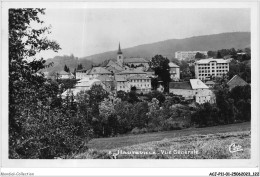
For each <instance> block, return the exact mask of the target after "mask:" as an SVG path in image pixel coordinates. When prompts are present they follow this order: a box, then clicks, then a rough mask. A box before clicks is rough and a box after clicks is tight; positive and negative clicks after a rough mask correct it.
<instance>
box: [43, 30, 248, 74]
mask: <svg viewBox="0 0 260 177" xmlns="http://www.w3.org/2000/svg"><path fill="white" fill-rule="evenodd" d="M250 44H251V40H250V32H230V33H220V34H212V35H204V36H195V37H189V38H185V39H169V40H165V41H159V42H155V43H151V44H142V45H138V46H135V47H130V48H124V46H123V45H121V49H122V52H123V55H124V57H129V58H130V57H142V58H145V59H151V58H152V57H153V56H155V55H157V54H160V55H163V56H166V57H167V58H169V59H172V58H174V57H175V52H176V51H187V50H206V51H208V50H213V51H215V50H220V49H230V48H235V49H244V48H246V47H250V46H251V45H250ZM117 47H118V46H115V50H114V51H108V52H104V53H100V54H95V55H91V56H86V57H82V58H79V59H75V58H74V59H73V58H70V57H69V56H65V58H64V57H54V59H48V60H47V62H51V61H53V62H54V65H53V66H54V67H56V69H52V68H49V69H47V71H48V70H50V71H53V70H60V69H63V67H64V65H65V64H66V65H67V66H69V67H70V68H71V69H74V68H75V67H76V66H77V63H82V64H83V66H84V67H85V68H89V67H91V65H92V64H100V63H102V62H104V61H105V60H108V59H115V58H116V52H117ZM63 59H64V60H63ZM60 65H62V66H60Z"/></svg>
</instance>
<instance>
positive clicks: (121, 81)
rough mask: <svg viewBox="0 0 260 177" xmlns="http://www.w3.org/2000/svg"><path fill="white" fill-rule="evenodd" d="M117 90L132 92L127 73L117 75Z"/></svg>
mask: <svg viewBox="0 0 260 177" xmlns="http://www.w3.org/2000/svg"><path fill="white" fill-rule="evenodd" d="M115 81H116V91H117V92H118V91H120V90H122V91H124V92H130V85H129V83H128V81H127V77H126V76H125V75H115Z"/></svg>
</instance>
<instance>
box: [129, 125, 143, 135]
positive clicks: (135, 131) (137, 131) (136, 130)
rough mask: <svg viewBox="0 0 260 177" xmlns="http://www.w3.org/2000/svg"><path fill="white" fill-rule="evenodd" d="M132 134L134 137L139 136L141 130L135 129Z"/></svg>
mask: <svg viewBox="0 0 260 177" xmlns="http://www.w3.org/2000/svg"><path fill="white" fill-rule="evenodd" d="M131 133H132V134H134V135H136V134H140V133H141V130H140V129H139V128H137V127H135V128H134V129H133V130H132V131H131Z"/></svg>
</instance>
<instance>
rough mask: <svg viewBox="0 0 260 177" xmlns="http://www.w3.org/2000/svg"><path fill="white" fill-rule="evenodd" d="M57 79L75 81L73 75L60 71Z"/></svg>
mask: <svg viewBox="0 0 260 177" xmlns="http://www.w3.org/2000/svg"><path fill="white" fill-rule="evenodd" d="M57 77H58V79H73V78H75V76H74V75H73V74H72V73H70V72H66V71H60V72H59V73H57Z"/></svg>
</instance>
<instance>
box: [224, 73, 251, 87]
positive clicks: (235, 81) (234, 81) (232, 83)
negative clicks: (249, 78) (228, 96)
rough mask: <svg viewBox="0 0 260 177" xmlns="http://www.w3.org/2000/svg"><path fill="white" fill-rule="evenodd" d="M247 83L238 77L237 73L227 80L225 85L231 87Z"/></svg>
mask: <svg viewBox="0 0 260 177" xmlns="http://www.w3.org/2000/svg"><path fill="white" fill-rule="evenodd" d="M247 84H248V83H247V82H246V81H244V80H243V79H242V78H241V77H239V76H238V75H235V76H233V77H232V79H230V80H229V81H228V82H227V85H228V86H229V87H230V88H231V89H232V88H234V87H236V86H244V85H247Z"/></svg>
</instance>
